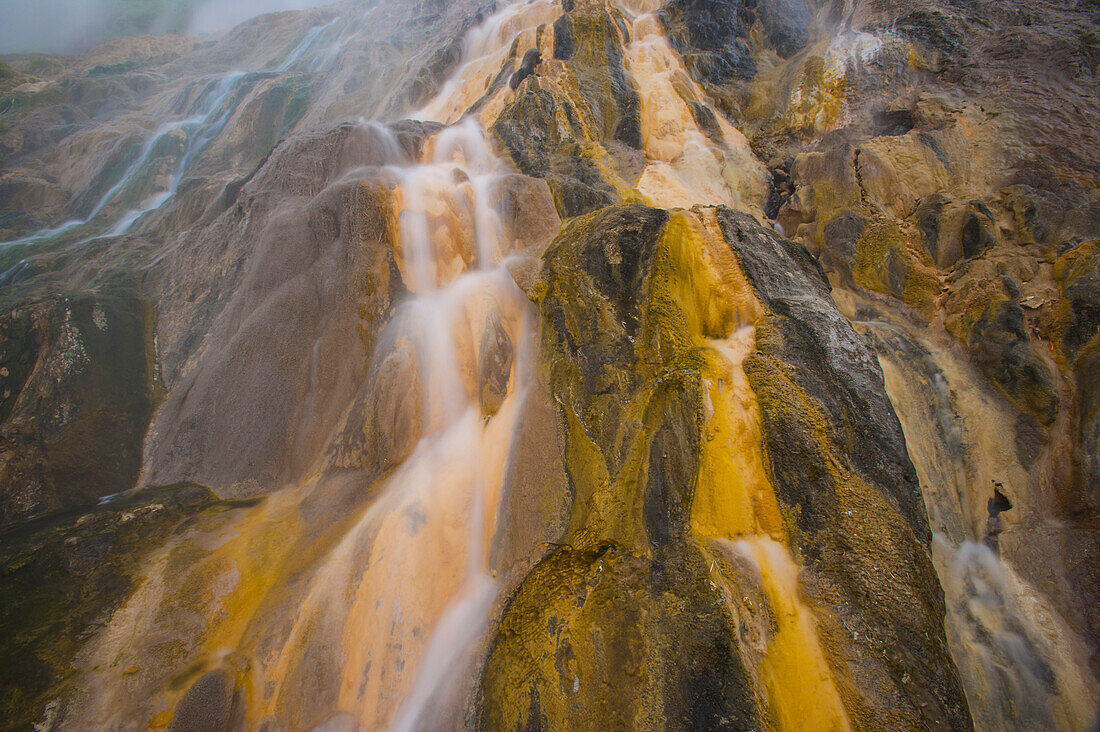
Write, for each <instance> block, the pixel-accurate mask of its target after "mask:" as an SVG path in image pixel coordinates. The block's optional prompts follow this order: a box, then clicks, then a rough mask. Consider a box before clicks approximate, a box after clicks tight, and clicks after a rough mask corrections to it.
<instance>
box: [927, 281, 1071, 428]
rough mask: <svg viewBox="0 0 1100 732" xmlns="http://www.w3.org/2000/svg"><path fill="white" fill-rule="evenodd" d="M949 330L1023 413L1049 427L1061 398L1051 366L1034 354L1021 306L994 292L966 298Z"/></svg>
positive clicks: (950, 318) (949, 319) (949, 320)
mask: <svg viewBox="0 0 1100 732" xmlns="http://www.w3.org/2000/svg"><path fill="white" fill-rule="evenodd" d="M964 297H965V300H964V303H963V304H961V305H959V306H957V307H958V308H959V310H956V311H955V312H959V313H960V314H959V315H952V316H950V317H949V318H948V321H947V326H948V328H949V329H950V330H951V331H952V332H953V333H955V335H956V336H957V337H958V338H959V339H960V340H962V341H963V343H965V344H966V345H967V346H968V347H969V348H970V349H971V353H972V354H973V356H974V360H975V362H976V363H977V365H978V367H979V368H981V370H982V372H983V373H984V374H985V375H986V376H987V377H988V378H989V379H990V381H992V382H993V383H994V384H996V385H997V386H998V387H999V388H1000V389H1001V390H1002V391H1003V392H1004V393H1005V395H1006V396H1007V397H1008V398H1009V399H1010V400H1011V401H1012V402H1013V403H1014V404H1015V405H1016V406H1017V407H1019V408H1020V409H1022V410H1024V411H1025V412H1030V413H1031V414H1034V415H1035V416H1036V417H1037V418H1038V419H1039V421H1040V422H1042V423H1043V424H1044V425H1050V424H1051V423H1052V422H1053V421H1054V418H1055V416H1056V415H1057V413H1058V404H1059V400H1058V396H1057V393H1056V391H1055V388H1054V384H1053V382H1052V379H1051V374H1050V371H1049V369H1048V367H1047V366H1046V364H1044V363H1043V362H1042V361H1041V360H1040V359H1039V358H1038V356H1036V354H1035V352H1034V351H1033V350H1032V346H1031V342H1030V340H1029V338H1028V334H1027V329H1026V327H1025V324H1024V320H1025V319H1024V311H1023V308H1021V307H1020V305H1019V304H1018V303H1016V302H1015V301H1013V300H1009V299H1008V298H1006V297H1004V296H1003V295H1000V294H997V293H995V292H990V291H989V290H983V289H980V288H979V289H978V290H976V291H972V292H968V293H966V294H965V295H964Z"/></svg>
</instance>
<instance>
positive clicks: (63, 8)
mask: <svg viewBox="0 0 1100 732" xmlns="http://www.w3.org/2000/svg"><path fill="white" fill-rule="evenodd" d="M108 5H109V0H0V53H32V52H36V53H70V52H72V51H74V50H78V49H82V48H87V47H88V46H91V45H93V44H94V43H96V42H98V41H100V40H103V39H105V38H106V37H109V34H108V35H104V21H105V19H106V18H107V15H108Z"/></svg>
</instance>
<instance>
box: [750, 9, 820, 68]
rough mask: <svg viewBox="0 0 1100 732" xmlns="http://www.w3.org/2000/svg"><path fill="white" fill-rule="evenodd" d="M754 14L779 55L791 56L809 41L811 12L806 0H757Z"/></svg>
mask: <svg viewBox="0 0 1100 732" xmlns="http://www.w3.org/2000/svg"><path fill="white" fill-rule="evenodd" d="M756 15H757V17H759V18H760V22H761V23H762V24H763V25H764V32H765V33H766V34H767V36H768V41H769V42H770V43H771V45H772V47H773V48H775V50H776V53H778V54H779V55H780V57H782V58H788V57H790V56H793V55H794V54H796V53H798V52H799V51H801V50H802V49H803V48H804V47H805V46H806V43H807V42H809V38H810V35H809V29H810V21H811V20H812V19H813V13H812V11H811V9H810V5H809V4H808V3H807V2H806V0H757V3H756Z"/></svg>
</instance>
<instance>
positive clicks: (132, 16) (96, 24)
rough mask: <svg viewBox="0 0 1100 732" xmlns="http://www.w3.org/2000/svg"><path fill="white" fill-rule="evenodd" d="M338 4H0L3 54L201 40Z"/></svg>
mask: <svg viewBox="0 0 1100 732" xmlns="http://www.w3.org/2000/svg"><path fill="white" fill-rule="evenodd" d="M334 1H335V0H237V1H236V2H226V1H225V0H0V54H7V53H79V52H81V51H85V50H87V49H88V48H89V47H91V46H94V45H95V44H97V43H102V42H103V41H106V40H108V39H111V38H117V37H121V36H130V35H140V34H143V33H167V32H175V33H188V34H191V35H200V34H204V33H213V32H216V31H221V30H224V29H226V28H231V27H233V26H234V25H237V24H238V23H240V22H242V21H245V20H248V19H249V18H252V17H254V16H257V15H261V14H263V13H271V12H277V11H282V10H301V9H303V8H310V7H317V6H321V5H329V4H332V3H333V2H334Z"/></svg>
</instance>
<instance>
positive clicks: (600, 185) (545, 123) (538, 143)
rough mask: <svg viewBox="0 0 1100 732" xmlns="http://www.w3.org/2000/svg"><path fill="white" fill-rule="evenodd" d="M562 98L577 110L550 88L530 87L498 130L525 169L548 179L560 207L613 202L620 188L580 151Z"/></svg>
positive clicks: (565, 210) (580, 208) (582, 208)
mask: <svg viewBox="0 0 1100 732" xmlns="http://www.w3.org/2000/svg"><path fill="white" fill-rule="evenodd" d="M559 104H562V105H563V106H565V108H566V109H567V110H572V108H571V105H570V103H569V101H568V100H559V99H557V98H556V97H555V96H554V95H553V94H551V93H550V92H548V91H544V90H537V91H527V92H526V93H524V94H521V95H520V96H519V97H517V98H516V100H515V101H514V102H513V103H512V104H511V105H509V106H508V107H507V108H506V109H505V110H504V111H503V112H502V113H501V115H500V117H499V118H498V119H497V121H496V123H495V124H494V125H493V132H494V133H495V134H496V136H497V137H498V138H499V139H500V141H501V142H502V143H503V144H504V148H505V150H507V151H508V154H509V156H510V157H511V158H512V160H513V162H515V164H516V167H518V168H519V169H520V171H521V172H522V173H524V174H526V175H530V176H534V177H536V178H546V179H547V182H548V183H549V184H550V191H551V193H552V194H553V196H554V202H555V204H556V205H557V209H558V213H559V214H560V215H561V216H562V218H569V217H572V216H579V215H582V214H585V213H588V212H590V211H594V210H596V209H598V208H602V207H604V206H608V205H610V204H612V203H614V202H615V200H616V199H617V197H618V194H617V192H616V190H615V188H614V187H613V186H612V185H611V184H610V183H608V182H607V181H606V180H605V179H604V177H603V173H602V172H601V171H600V169H599V168H598V167H597V166H596V164H595V163H594V162H593V161H591V160H589V159H588V158H586V157H584V156H583V155H582V154H580V147H579V145H578V144H577V143H576V142H575V141H574V140H575V137H574V135H575V130H574V129H571V128H565V129H562V128H560V127H559V125H558V121H557V114H556V111H557V108H558V105H559ZM572 114H573V115H574V116H575V114H576V111H575V110H572ZM567 116H569V115H568V114H567Z"/></svg>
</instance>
